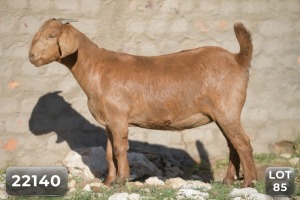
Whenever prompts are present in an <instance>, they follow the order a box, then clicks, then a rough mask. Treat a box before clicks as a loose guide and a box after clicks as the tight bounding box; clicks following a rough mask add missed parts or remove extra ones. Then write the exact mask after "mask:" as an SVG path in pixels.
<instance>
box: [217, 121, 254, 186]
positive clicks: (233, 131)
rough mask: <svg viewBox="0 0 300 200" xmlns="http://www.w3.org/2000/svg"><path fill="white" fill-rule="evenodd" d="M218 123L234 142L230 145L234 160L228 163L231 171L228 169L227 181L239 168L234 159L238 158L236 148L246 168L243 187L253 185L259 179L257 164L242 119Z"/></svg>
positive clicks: (244, 168) (227, 136)
mask: <svg viewBox="0 0 300 200" xmlns="http://www.w3.org/2000/svg"><path fill="white" fill-rule="evenodd" d="M217 123H218V125H219V126H220V128H221V130H222V132H223V133H224V136H225V137H226V138H227V139H228V140H229V141H230V143H231V144H232V147H231V148H230V146H229V148H230V151H231V154H232V155H230V156H231V158H232V160H231V162H229V165H228V171H229V172H228V171H227V172H228V173H227V175H228V176H227V175H226V177H225V181H227V179H226V178H229V179H228V180H230V179H232V174H233V172H234V169H237V168H236V166H237V161H233V160H234V159H233V158H236V155H234V154H235V153H234V150H236V152H237V154H238V156H239V158H240V162H241V164H242V167H243V170H244V184H243V187H249V186H253V181H255V180H257V174H256V169H255V164H254V160H253V155H252V147H251V144H250V140H249V138H248V136H247V135H246V134H245V132H244V129H243V127H242V125H241V122H240V120H239V119H237V120H226V119H225V120H224V119H223V120H218V121H217ZM230 143H229V144H230ZM233 149H234V150H233Z"/></svg>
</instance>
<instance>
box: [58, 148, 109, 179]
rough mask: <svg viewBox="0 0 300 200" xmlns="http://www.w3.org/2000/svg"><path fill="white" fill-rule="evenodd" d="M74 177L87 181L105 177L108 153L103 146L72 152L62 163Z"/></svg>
mask: <svg viewBox="0 0 300 200" xmlns="http://www.w3.org/2000/svg"><path fill="white" fill-rule="evenodd" d="M62 164H63V166H65V167H67V168H68V170H69V172H70V173H71V174H72V175H75V176H79V177H82V178H85V179H93V178H95V176H97V177H101V176H103V175H104V174H105V173H106V172H107V170H108V166H107V162H106V152H105V150H104V149H103V147H101V146H97V147H88V148H78V149H74V150H72V151H70V152H69V153H68V154H67V156H66V157H65V158H64V159H63V161H62Z"/></svg>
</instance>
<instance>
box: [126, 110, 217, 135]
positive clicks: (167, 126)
mask: <svg viewBox="0 0 300 200" xmlns="http://www.w3.org/2000/svg"><path fill="white" fill-rule="evenodd" d="M210 122H212V119H211V118H210V117H208V116H206V115H204V114H202V113H196V114H193V115H191V116H188V117H186V118H180V119H177V120H170V119H160V120H159V119H155V117H153V119H145V120H143V121H140V120H137V121H136V122H132V123H130V124H129V126H138V127H142V128H148V129H156V130H171V131H176V130H184V129H190V128H195V127H198V126H202V125H205V124H208V123H210Z"/></svg>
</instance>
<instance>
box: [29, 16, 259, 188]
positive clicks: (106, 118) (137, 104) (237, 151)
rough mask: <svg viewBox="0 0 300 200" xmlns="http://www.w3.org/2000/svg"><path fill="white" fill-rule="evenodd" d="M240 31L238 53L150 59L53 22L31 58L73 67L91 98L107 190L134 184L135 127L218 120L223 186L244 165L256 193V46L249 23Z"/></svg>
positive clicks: (238, 26)
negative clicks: (252, 94)
mask: <svg viewBox="0 0 300 200" xmlns="http://www.w3.org/2000/svg"><path fill="white" fill-rule="evenodd" d="M234 31H235V35H236V37H237V40H238V42H239V45H240V52H239V53H236V54H233V53H230V52H229V51H227V50H225V49H223V48H220V47H213V46H207V47H201V48H196V49H192V50H186V51H181V52H178V53H173V54H167V55H161V56H151V57H146V56H136V55H130V54H126V53H117V52H113V51H109V50H106V49H104V48H99V47H98V46H97V45H96V44H95V43H93V42H92V41H90V40H89V39H88V38H87V37H86V36H85V35H84V34H83V33H81V32H80V31H79V30H77V29H76V28H74V27H73V26H72V25H71V24H70V23H69V22H68V20H61V19H49V20H47V21H46V22H44V24H43V25H42V27H41V28H40V29H39V30H38V32H37V33H36V34H35V36H34V38H33V40H32V44H31V47H30V51H29V59H30V62H31V63H32V64H33V65H35V66H36V67H38V66H41V65H45V64H48V63H51V62H53V61H57V62H59V63H61V64H63V65H65V66H66V67H67V68H69V70H70V71H71V73H72V74H73V76H74V77H75V79H76V80H77V82H78V83H79V85H80V86H81V88H82V90H83V91H84V92H85V94H86V95H87V98H88V108H89V110H90V112H91V114H92V115H93V117H94V118H95V119H96V121H97V122H99V123H100V124H102V125H103V126H104V127H105V129H106V134H107V152H106V158H107V162H108V166H109V171H108V175H107V178H106V181H105V184H106V185H110V184H111V183H114V182H116V181H120V182H124V181H126V180H127V179H128V178H129V167H128V160H127V150H128V127H131V126H138V127H142V128H148V129H159V130H183V129H190V128H194V127H198V126H201V125H205V124H207V123H210V122H215V123H216V124H217V125H218V127H219V128H220V130H221V132H222V133H223V135H224V137H225V138H226V140H227V143H228V146H229V164H228V169H227V174H226V176H225V178H224V180H223V183H225V184H231V183H233V181H234V177H235V176H239V170H240V163H241V164H242V167H243V170H244V182H243V187H248V186H253V183H254V182H255V181H256V180H257V174H256V169H255V163H254V160H253V155H252V147H251V144H250V140H249V138H248V136H247V135H246V134H245V132H244V130H243V127H242V125H241V121H240V115H241V111H242V108H243V105H244V102H245V100H246V90H247V84H248V79H249V75H248V71H249V68H250V62H251V59H252V51H253V46H252V41H251V34H250V32H249V31H248V30H247V29H246V28H245V27H244V25H243V24H242V23H240V22H237V23H235V24H234Z"/></svg>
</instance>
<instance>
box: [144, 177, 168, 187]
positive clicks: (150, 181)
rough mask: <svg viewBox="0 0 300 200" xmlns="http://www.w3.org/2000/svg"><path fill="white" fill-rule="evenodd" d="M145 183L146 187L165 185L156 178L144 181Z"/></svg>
mask: <svg viewBox="0 0 300 200" xmlns="http://www.w3.org/2000/svg"><path fill="white" fill-rule="evenodd" d="M145 183H146V184H148V185H165V183H164V182H163V181H162V180H160V179H158V178H157V177H150V178H148V179H146V180H145Z"/></svg>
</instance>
